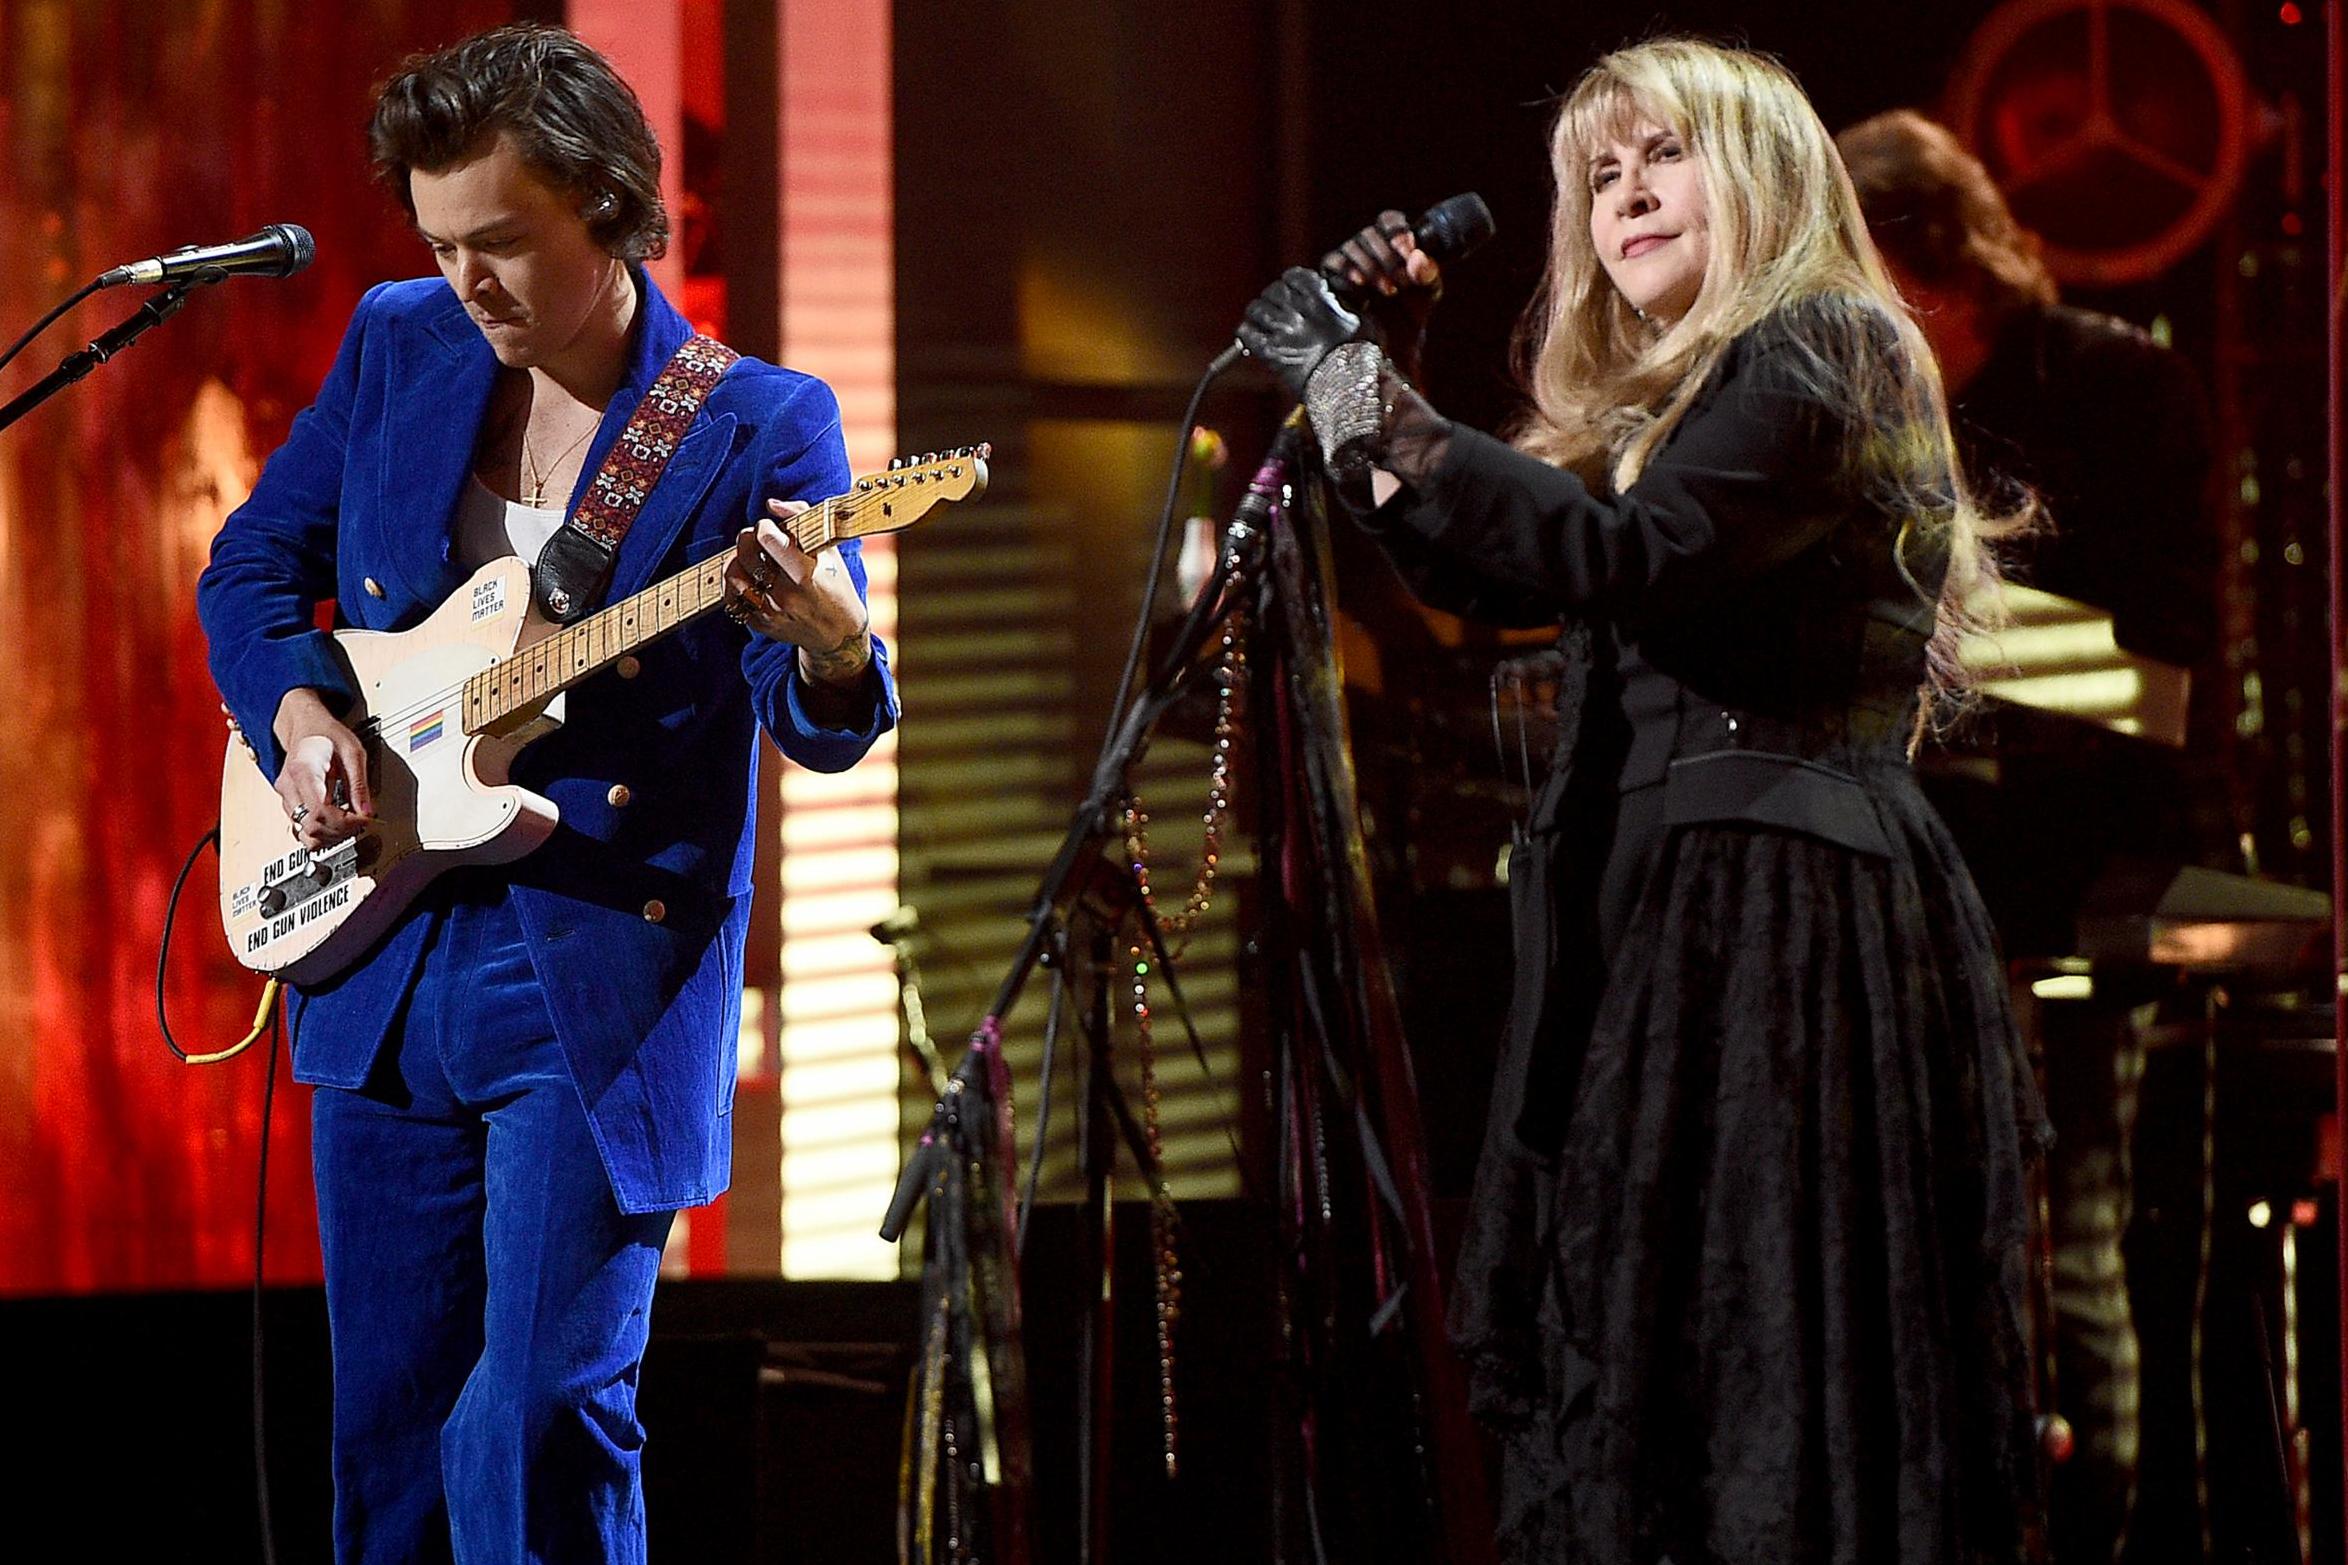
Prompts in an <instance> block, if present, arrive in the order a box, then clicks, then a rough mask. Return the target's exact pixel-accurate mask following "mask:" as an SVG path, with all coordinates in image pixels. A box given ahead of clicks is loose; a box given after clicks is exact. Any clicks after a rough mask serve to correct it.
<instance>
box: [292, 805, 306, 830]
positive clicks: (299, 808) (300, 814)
mask: <svg viewBox="0 0 2348 1565" xmlns="http://www.w3.org/2000/svg"><path fill="white" fill-rule="evenodd" d="M309 818H310V807H309V806H308V805H306V804H297V805H295V806H294V807H293V816H292V820H293V823H294V824H295V825H296V826H299V825H300V824H301V823H302V822H304V821H306V820H308V819H309Z"/></svg>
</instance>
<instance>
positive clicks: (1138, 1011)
mask: <svg viewBox="0 0 2348 1565" xmlns="http://www.w3.org/2000/svg"><path fill="white" fill-rule="evenodd" d="M1246 673H1247V621H1246V617H1245V611H1244V610H1241V611H1237V612H1234V613H1233V614H1232V616H1231V618H1230V619H1228V620H1226V621H1225V622H1224V625H1223V655H1222V660H1221V662H1220V663H1219V664H1218V665H1217V667H1216V670H1215V686H1216V694H1215V749H1214V759H1213V762H1212V763H1211V765H1210V767H1209V769H1208V773H1207V808H1206V813H1205V815H1204V816H1203V817H1202V818H1203V819H1204V821H1205V823H1206V844H1205V846H1204V847H1203V848H1202V849H1201V850H1200V852H1199V864H1198V876H1197V878H1196V879H1195V880H1194V881H1193V882H1192V883H1191V887H1190V894H1189V896H1187V897H1186V898H1184V899H1183V904H1182V911H1181V912H1179V913H1170V914H1158V929H1159V932H1160V933H1161V934H1162V935H1163V936H1164V937H1165V943H1166V955H1167V957H1168V959H1169V960H1171V959H1173V958H1175V957H1179V956H1180V955H1182V953H1183V951H1184V950H1185V949H1186V948H1187V947H1188V946H1189V944H1190V936H1191V934H1192V932H1193V931H1194V930H1196V929H1197V927H1198V925H1199V922H1200V921H1201V920H1202V919H1203V918H1204V917H1205V916H1206V912H1207V909H1208V908H1209V907H1211V906H1212V905H1213V904H1214V899H1215V874H1216V871H1217V870H1218V869H1219V868H1220V866H1221V863H1222V858H1223V824H1224V821H1225V820H1226V819H1227V818H1228V817H1229V815H1230V813H1231V747H1232V740H1233V736H1234V735H1235V734H1236V732H1237V729H1238V724H1237V721H1236V717H1235V708H1236V706H1237V702H1238V692H1239V690H1240V688H1241V686H1242V685H1244V684H1245V683H1246ZM1149 824H1150V818H1149V814H1148V812H1147V811H1146V810H1144V809H1143V808H1142V802H1141V795H1139V794H1138V793H1136V794H1128V795H1127V796H1126V800H1125V850H1126V856H1127V859H1128V861H1129V862H1130V863H1131V864H1132V866H1133V879H1134V884H1135V886H1136V887H1137V888H1138V890H1139V892H1140V895H1141V900H1142V902H1143V904H1144V905H1145V906H1147V907H1148V908H1149V910H1150V911H1151V912H1152V913H1153V914H1156V913H1157V910H1158V903H1157V897H1156V895H1155V894H1154V892H1153V890H1152V888H1151V885H1150V846H1149ZM1125 953H1126V958H1127V960H1128V961H1129V962H1130V963H1131V964H1132V972H1133V986H1132V1004H1133V1030H1134V1037H1135V1041H1136V1042H1138V1043H1139V1044H1140V1046H1141V1049H1140V1052H1141V1101H1142V1130H1143V1134H1144V1136H1145V1138H1146V1139H1147V1141H1148V1143H1149V1151H1150V1162H1151V1163H1152V1164H1153V1165H1155V1167H1154V1173H1155V1175H1156V1177H1155V1179H1154V1180H1153V1182H1152V1184H1151V1189H1150V1253H1151V1258H1152V1261H1153V1262H1154V1264H1155V1268H1156V1272H1157V1317H1158V1319H1157V1327H1158V1406H1159V1413H1160V1417H1161V1419H1162V1420H1163V1429H1164V1431H1165V1457H1166V1476H1167V1477H1168V1478H1172V1477H1174V1476H1175V1474H1176V1471H1177V1465H1178V1463H1177V1452H1178V1449H1179V1439H1178V1436H1179V1433H1180V1417H1179V1415H1178V1413H1177V1410H1176V1408H1175V1404H1174V1325H1175V1322H1176V1321H1178V1320H1179V1319H1180V1318H1181V1315H1182V1255H1181V1251H1180V1250H1179V1248H1178V1247H1177V1245H1176V1214H1175V1211H1174V1198H1173V1196H1172V1195H1171V1194H1169V1193H1168V1191H1167V1188H1166V1178H1165V1156H1164V1140H1163V1137H1162V1136H1161V1133H1160V1129H1159V1119H1158V1099H1159V1094H1158V1056H1157V1046H1156V1042H1155V1040H1154V1039H1153V1037H1152V1035H1151V1031H1150V984H1149V978H1150V944H1149V937H1148V936H1147V935H1146V934H1145V933H1144V932H1143V930H1142V926H1141V921H1140V920H1139V919H1138V918H1137V919H1136V920H1135V921H1134V930H1133V934H1132V937H1131V939H1130V940H1129V941H1128V942H1127V944H1126V948H1125Z"/></svg>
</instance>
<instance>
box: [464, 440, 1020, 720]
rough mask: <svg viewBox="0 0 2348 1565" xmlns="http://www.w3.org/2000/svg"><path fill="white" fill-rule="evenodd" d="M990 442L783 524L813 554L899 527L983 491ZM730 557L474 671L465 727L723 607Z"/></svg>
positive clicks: (883, 478)
mask: <svg viewBox="0 0 2348 1565" xmlns="http://www.w3.org/2000/svg"><path fill="white" fill-rule="evenodd" d="M988 450H989V448H988V447H986V446H978V447H975V448H973V447H964V448H962V449H961V450H958V451H952V452H948V453H945V454H944V455H942V456H938V455H933V456H929V457H925V458H924V459H923V460H922V461H921V462H920V463H919V464H916V465H912V466H906V467H900V468H892V469H891V470H890V471H888V472H887V473H877V474H874V475H872V476H871V477H868V478H859V479H857V480H856V487H855V488H853V489H851V490H849V491H848V492H847V493H846V494H842V495H834V496H833V497H832V498H830V499H829V500H826V501H824V502H823V504H821V505H818V506H812V507H810V508H809V509H807V510H804V511H801V512H800V513H799V514H798V515H796V516H793V517H789V518H787V519H785V520H784V522H783V527H784V529H785V530H786V531H788V532H789V533H790V535H791V537H792V539H793V540H794V541H795V542H796V543H797V544H798V545H799V547H800V548H802V549H805V550H806V551H807V552H808V553H810V554H813V553H814V552H815V551H817V550H818V549H823V548H828V547H830V546H831V545H832V544H835V543H838V542H839V541H840V540H841V539H843V538H861V537H864V536H866V535H868V534H872V533H886V532H894V531H896V530H897V529H898V528H900V527H904V526H906V525H908V524H910V523H911V522H912V521H913V520H914V519H916V518H917V517H919V516H920V515H921V514H922V513H923V512H925V511H927V510H928V509H929V508H930V507H931V506H933V505H936V504H938V503H940V502H941V501H944V500H953V499H959V498H962V497H964V496H967V495H970V494H972V493H976V492H982V491H983V490H984V489H985V486H986V469H985V466H984V463H985V459H986V455H987V453H988ZM948 491H952V492H951V493H949V492H948ZM733 557H734V555H733V551H732V550H730V549H729V550H727V551H726V552H725V553H723V554H718V555H713V556H712V557H711V558H709V559H706V560H703V561H702V562H701V563H700V564H699V565H695V566H692V567H690V568H688V569H686V570H684V571H680V572H679V573H678V574H676V575H674V576H671V577H670V578H669V579H668V580H666V581H663V582H657V583H655V584H654V585H652V586H650V587H647V588H645V589H644V590H643V591H642V592H639V593H637V594H636V595H635V596H634V597H632V598H625V599H622V600H621V601H620V602H618V603H615V604H612V605H611V606H610V607H608V608H604V609H599V610H597V611H596V612H595V613H593V614H590V615H588V616H587V617H586V618H585V619H583V620H580V621H579V622H578V623H577V624H575V625H567V626H565V627H564V628H562V629H561V630H558V631H556V632H554V634H552V635H550V636H548V637H547V638H546V639H545V640H543V641H539V642H535V643H533V644H532V645H530V646H529V647H527V648H525V649H524V650H522V651H520V652H517V653H515V654H514V655H513V656H512V657H510V658H506V659H504V660H503V661H501V662H498V663H493V664H491V665H490V666H489V667H488V668H485V669H483V670H482V671H481V672H480V673H478V674H475V675H474V676H473V677H472V678H470V679H468V680H466V681H465V732H467V733H469V734H477V733H480V732H482V731H483V730H484V729H487V728H489V727H490V726H491V725H493V724H496V723H499V722H502V721H504V720H505V719H506V718H509V717H511V716H513V715H514V714H516V713H518V712H524V711H527V710H529V709H530V708H532V707H536V706H540V705H543V704H544V703H545V702H547V701H549V700H551V699H553V698H554V697H555V696H557V695H560V694H561V693H562V692H563V691H565V690H568V689H570V688H571V687H572V686H573V685H575V684H578V683H579V682H580V681H581V680H583V679H586V678H588V677H589V676H590V675H593V674H596V673H600V672H601V671H602V670H604V669H606V668H609V667H610V666H611V665H612V664H614V663H616V662H618V661H619V660H620V659H621V658H623V657H626V656H627V655H628V654H629V653H631V652H634V651H635V650H636V649H637V648H639V647H642V646H644V645H646V644H648V643H650V642H653V641H656V640H658V639H659V638H660V637H662V636H665V635H667V634H668V633H669V632H670V631H672V630H675V629H676V628H677V627H678V626H680V625H685V624H689V623H691V622H692V621H694V620H696V619H699V618H700V617H701V616H702V615H704V614H707V613H708V612H709V611H710V610H712V609H714V608H717V607H718V606H720V605H721V604H723V603H724V602H725V601H726V564H727V562H728V561H730V560H731V559H733Z"/></svg>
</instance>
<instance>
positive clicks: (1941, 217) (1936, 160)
mask: <svg viewBox="0 0 2348 1565" xmlns="http://www.w3.org/2000/svg"><path fill="white" fill-rule="evenodd" d="M1835 145H1836V146H1837V147H1838V148H1840V149H1841V151H1842V155H1843V163H1844V165H1845V166H1846V167H1848V168H1849V169H1850V171H1851V184H1852V186H1853V187H1854V188H1855V189H1857V191H1858V192H1859V206H1860V209H1861V210H1863V211H1864V212H1865V213H1866V214H1867V227H1868V230H1869V231H1870V232H1871V233H1872V234H1873V235H1874V237H1875V243H1876V246H1877V247H1878V248H1879V249H1881V250H1882V251H1883V253H1884V254H1885V255H1887V256H1889V257H1890V258H1891V259H1892V260H1893V261H1894V262H1896V263H1897V264H1898V265H1900V266H1902V267H1904V268H1905V269H1906V270H1907V271H1908V272H1909V273H1910V274H1911V275H1913V276H1915V277H1919V278H1921V279H1923V280H1924V281H1925V282H1927V283H1931V284H1934V285H1936V286H1939V287H1962V288H1970V289H1972V290H1973V292H1974V294H1975V296H1976V297H1977V298H1978V299H1979V300H1980V301H1981V304H1982V306H1983V308H1984V309H1985V310H1986V311H1987V312H1988V313H1989V314H1991V315H1993V316H1997V317H2004V316H2007V315H2011V314H2012V313H2013V312H2015V311H2017V310H2021V309H2026V308H2028V307H2029V306H2030V305H2033V304H2052V303H2054V302H2055V281H2054V276H2053V274H2052V273H2050V272H2048V271H2047V269H2046V263H2045V262H2044V261H2043V260H2041V259H2040V258H2039V254H2038V241H2037V239H2036V237H2035V236H2034V235H2032V234H2031V233H2030V231H2029V230H2028V229H2026V228H2024V227H2023V226H2022V225H2021V224H2020V223H2019V222H2016V221H2015V219H2014V214H2013V212H2012V211H2011V210H2010V209H2009V208H2008V207H2007V206H2006V198H2005V197H2004V196H2003V195H2002V194H2000V193H1999V191H1998V188H1997V182H1996V181H1995V180H1993V179H1991V178H1990V177H1989V170H1988V169H1986V168H1984V167H1982V165H1981V160H1980V159H1979V158H1977V157H1975V156H1973V154H1972V153H1970V152H1967V151H1966V150H1965V147H1964V144H1963V143H1962V142H1960V141H1958V140H1957V138H1956V136H1955V135H1954V134H1953V133H1951V132H1950V131H1949V130H1948V128H1947V127H1946V126H1942V125H1936V124H1934V123H1933V122H1932V121H1931V120H1928V119H1926V118H1925V117H1924V116H1923V115H1921V114H1918V113H1917V112H1916V111H1915V110H1913V109H1893V110H1891V111H1889V112H1888V113H1884V114H1878V115H1876V116H1875V117H1874V118H1873V119H1869V120H1861V121H1860V122H1859V123H1858V124H1856V125H1853V126H1852V127H1850V128H1849V129H1848V130H1846V131H1844V132H1843V133H1842V134H1841V135H1839V136H1837V137H1835Z"/></svg>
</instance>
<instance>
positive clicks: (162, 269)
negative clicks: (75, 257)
mask: <svg viewBox="0 0 2348 1565" xmlns="http://www.w3.org/2000/svg"><path fill="white" fill-rule="evenodd" d="M317 253H318V246H317V244H316V242H315V241H313V240H312V239H311V238H310V231H309V230H308V229H306V228H302V227H298V226H296V225H295V224H292V223H271V224H270V225H269V226H268V227H267V228H264V229H262V230H261V231H260V232H259V233H257V234H253V235H251V236H249V237H247V238H244V239H239V240H236V241H234V242H232V243H229V244H224V245H189V246H187V247H186V248H184V249H180V250H173V251H170V252H169V253H167V254H164V255H158V256H152V257H150V258H148V259H147V260H144V261H133V262H131V263H130V264H129V265H128V266H118V267H116V268H114V270H112V271H110V272H102V273H100V274H99V276H98V281H97V283H96V284H95V286H96V287H99V288H118V287H120V286H122V285H123V284H124V283H170V282H178V281H179V280H180V279H182V278H195V279H197V280H198V281H209V280H210V279H207V278H204V277H203V276H202V274H203V273H205V272H218V273H221V274H223V275H226V276H236V275H238V274H241V273H250V274H251V275H253V276H255V277H291V276H292V275H293V274H294V273H296V272H298V271H300V270H301V269H302V268H303V267H305V266H308V265H309V264H310V261H311V258H312V257H314V256H315V255H317Z"/></svg>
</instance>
